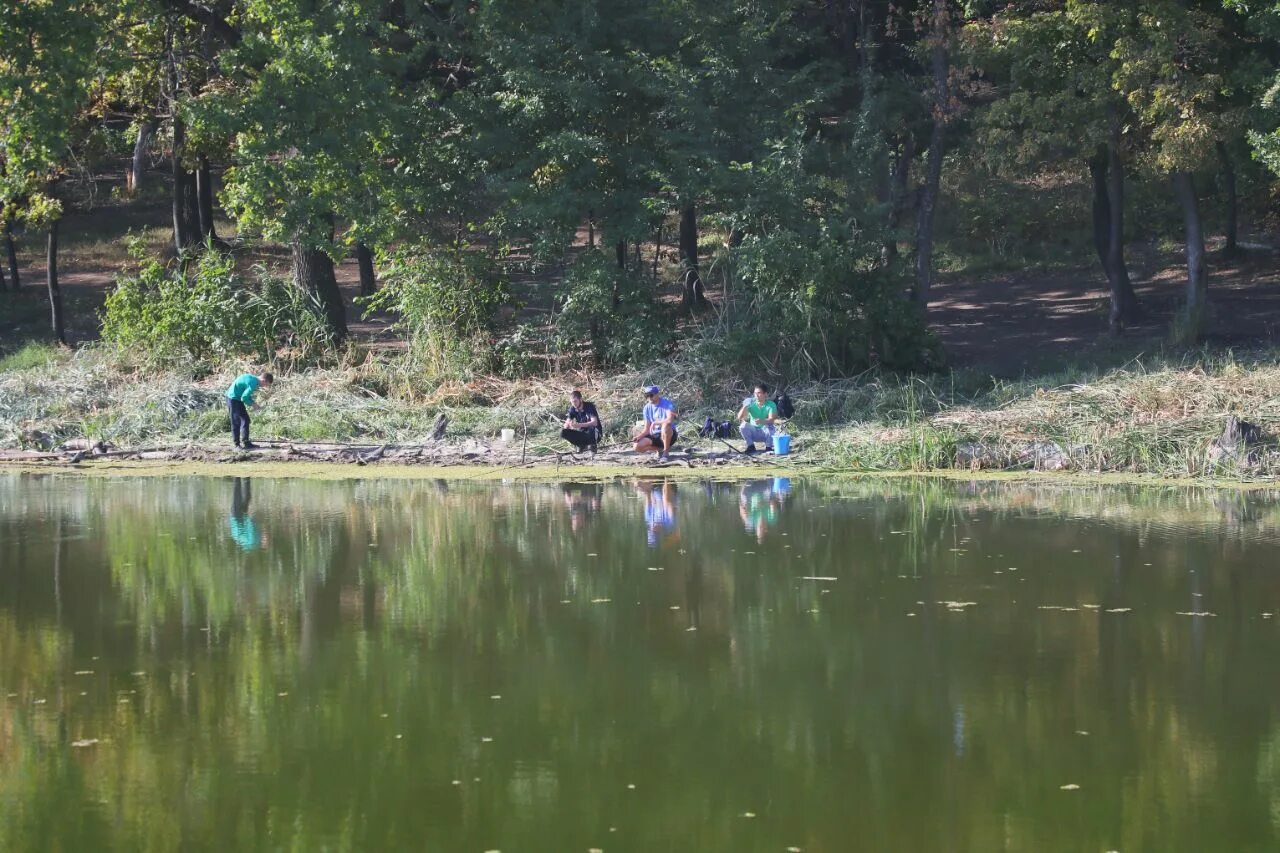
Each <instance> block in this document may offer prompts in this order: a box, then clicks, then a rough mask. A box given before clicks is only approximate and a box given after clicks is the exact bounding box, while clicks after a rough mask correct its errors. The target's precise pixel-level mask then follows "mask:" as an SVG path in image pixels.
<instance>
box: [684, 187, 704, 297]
mask: <svg viewBox="0 0 1280 853" xmlns="http://www.w3.org/2000/svg"><path fill="white" fill-rule="evenodd" d="M680 284H681V288H682V291H683V293H682V296H681V302H682V304H683V305H684V307H685V309H686V310H690V311H692V310H693V309H695V308H701V307H702V306H704V305H706V304H707V296H706V293H704V292H703V287H702V276H701V274H700V273H699V272H698V211H697V208H696V207H695V206H694V205H693V203H692V202H690V203H688V204H685V205H684V206H683V207H681V208H680Z"/></svg>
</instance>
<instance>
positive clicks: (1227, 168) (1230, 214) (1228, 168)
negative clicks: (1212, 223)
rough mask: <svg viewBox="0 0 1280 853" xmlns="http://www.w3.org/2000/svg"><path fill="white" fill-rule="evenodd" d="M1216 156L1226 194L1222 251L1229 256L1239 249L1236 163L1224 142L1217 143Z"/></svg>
mask: <svg viewBox="0 0 1280 853" xmlns="http://www.w3.org/2000/svg"><path fill="white" fill-rule="evenodd" d="M1218 157H1219V158H1220V159H1221V160H1222V188H1223V189H1224V190H1225V191H1226V195H1227V198H1226V203H1227V217H1226V218H1227V241H1226V243H1225V244H1224V245H1223V247H1222V252H1223V254H1225V255H1228V256H1230V255H1234V254H1236V253H1237V252H1239V251H1240V212H1239V210H1240V207H1239V196H1238V194H1237V191H1236V164H1235V163H1233V162H1232V160H1231V152H1230V151H1228V150H1227V146H1226V143H1223V142H1219V143H1218Z"/></svg>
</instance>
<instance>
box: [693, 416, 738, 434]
mask: <svg viewBox="0 0 1280 853" xmlns="http://www.w3.org/2000/svg"><path fill="white" fill-rule="evenodd" d="M731 435H733V424H732V423H730V422H729V421H713V420H711V418H707V419H706V420H705V421H703V422H702V426H700V427H698V436H699V437H700V438H728V437H729V436H731Z"/></svg>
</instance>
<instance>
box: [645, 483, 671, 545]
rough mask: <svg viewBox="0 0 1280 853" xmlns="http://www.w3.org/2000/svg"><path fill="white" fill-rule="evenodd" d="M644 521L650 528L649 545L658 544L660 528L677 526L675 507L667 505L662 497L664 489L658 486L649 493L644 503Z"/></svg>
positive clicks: (668, 528) (667, 528)
mask: <svg viewBox="0 0 1280 853" xmlns="http://www.w3.org/2000/svg"><path fill="white" fill-rule="evenodd" d="M644 523H645V527H647V528H648V541H649V545H650V546H653V545H657V544H658V530H659V528H662V529H666V530H670V529H671V528H673V527H675V526H676V513H675V508H674V507H671V508H668V507H667V503H666V501H664V500H663V499H662V489H661V488H657V489H654V490H653V491H651V492H650V493H649V497H648V499H647V500H646V501H645V504H644Z"/></svg>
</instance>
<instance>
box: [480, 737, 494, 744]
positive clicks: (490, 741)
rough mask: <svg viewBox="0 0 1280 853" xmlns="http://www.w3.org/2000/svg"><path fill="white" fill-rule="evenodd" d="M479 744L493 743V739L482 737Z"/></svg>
mask: <svg viewBox="0 0 1280 853" xmlns="http://www.w3.org/2000/svg"><path fill="white" fill-rule="evenodd" d="M480 742H481V743H493V738H491V737H482V738H480Z"/></svg>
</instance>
